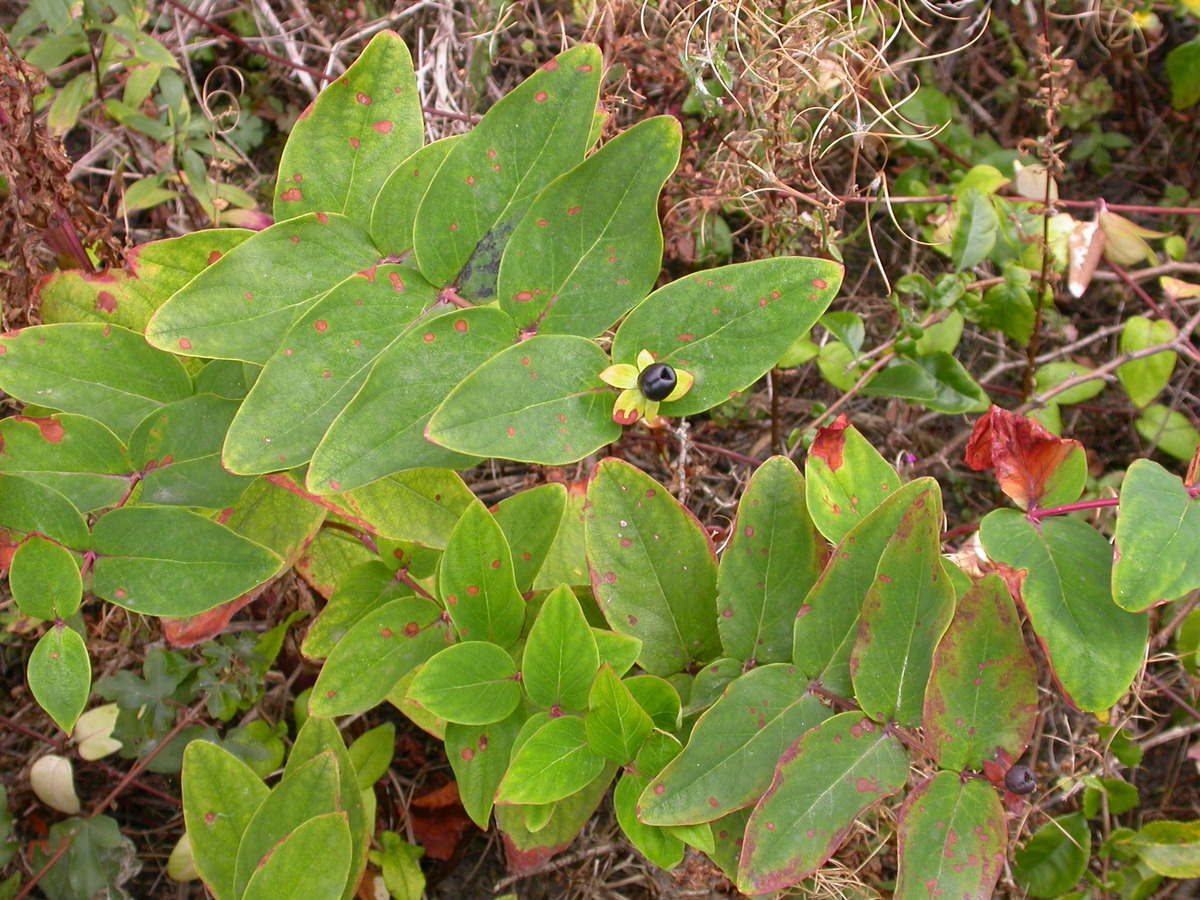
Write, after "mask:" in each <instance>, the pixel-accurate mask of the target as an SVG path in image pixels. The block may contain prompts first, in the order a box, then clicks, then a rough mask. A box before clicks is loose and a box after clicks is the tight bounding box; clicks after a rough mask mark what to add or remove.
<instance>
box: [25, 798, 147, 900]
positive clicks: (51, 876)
mask: <svg viewBox="0 0 1200 900" xmlns="http://www.w3.org/2000/svg"><path fill="white" fill-rule="evenodd" d="M43 848H45V849H43ZM31 849H32V851H33V852H32V853H31V860H30V863H31V865H32V866H33V867H34V868H35V869H36V870H37V871H39V872H40V871H42V870H43V869H45V868H47V867H48V871H45V874H44V877H43V878H42V879H41V881H39V882H38V892H39V893H41V894H42V895H43V896H45V897H46V898H48V900H73V898H75V897H118V896H128V894H126V893H125V890H124V885H126V884H127V883H128V882H129V881H130V880H131V879H132V878H133V877H134V876H135V875H136V873H137V871H138V869H139V868H140V866H141V860H139V858H138V853H137V848H136V847H135V846H134V844H133V841H131V840H130V839H129V838H127V837H125V835H123V834H122V833H121V827H120V826H119V825H118V824H117V822H116V820H115V819H112V818H110V817H108V816H95V817H93V818H90V819H83V818H79V817H76V816H72V817H71V818H69V819H66V820H64V821H62V822H59V823H57V824H55V825H51V826H50V838H49V841H47V842H45V843H43V842H40V841H39V842H37V843H35V844H33V845H32V847H31ZM60 850H65V853H63V854H62V855H61V857H60V856H59V852H58V851H60ZM19 880H20V878H19V876H17V881H14V880H13V879H12V878H9V879H6V883H5V884H4V886H5V887H11V890H12V891H13V892H15V891H16V889H17V887H18V883H19Z"/></svg>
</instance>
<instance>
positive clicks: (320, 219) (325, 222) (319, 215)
mask: <svg viewBox="0 0 1200 900" xmlns="http://www.w3.org/2000/svg"><path fill="white" fill-rule="evenodd" d="M317 221H318V222H320V223H321V224H322V225H328V224H329V216H327V215H326V214H325V213H323V212H319V213H317Z"/></svg>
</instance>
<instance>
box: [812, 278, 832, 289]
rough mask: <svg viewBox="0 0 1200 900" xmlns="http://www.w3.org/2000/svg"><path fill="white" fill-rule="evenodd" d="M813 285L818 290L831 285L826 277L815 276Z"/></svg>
mask: <svg viewBox="0 0 1200 900" xmlns="http://www.w3.org/2000/svg"><path fill="white" fill-rule="evenodd" d="M812 286H813V287H815V288H816V289H817V290H818V291H823V290H825V288H827V287H829V282H827V281H826V280H825V279H824V278H814V279H813V283H812Z"/></svg>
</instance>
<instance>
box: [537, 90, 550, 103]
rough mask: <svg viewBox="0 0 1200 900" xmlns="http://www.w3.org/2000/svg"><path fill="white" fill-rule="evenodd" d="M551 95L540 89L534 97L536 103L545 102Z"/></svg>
mask: <svg viewBox="0 0 1200 900" xmlns="http://www.w3.org/2000/svg"><path fill="white" fill-rule="evenodd" d="M549 97H550V95H549V94H547V93H546V92H545V91H538V92H537V93H536V94H534V95H533V99H534V102H535V103H545V102H546V100H548V99H549Z"/></svg>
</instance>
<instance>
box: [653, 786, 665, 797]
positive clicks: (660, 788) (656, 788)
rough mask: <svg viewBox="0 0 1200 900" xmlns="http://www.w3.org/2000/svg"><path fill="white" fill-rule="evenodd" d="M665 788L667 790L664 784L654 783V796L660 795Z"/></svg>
mask: <svg viewBox="0 0 1200 900" xmlns="http://www.w3.org/2000/svg"><path fill="white" fill-rule="evenodd" d="M666 790H667V788H666V786H665V785H662V784H656V785H655V786H654V796H656V797H661V796H662V795H663V794H664V793H665V792H666Z"/></svg>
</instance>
